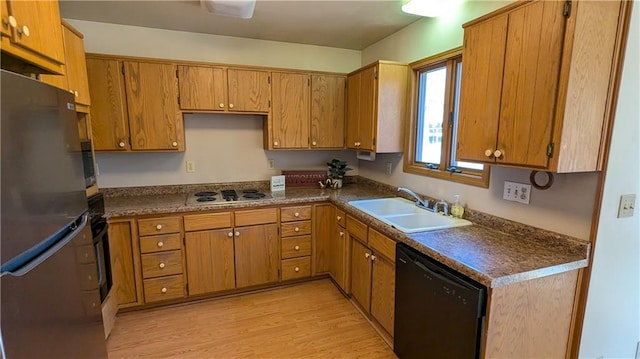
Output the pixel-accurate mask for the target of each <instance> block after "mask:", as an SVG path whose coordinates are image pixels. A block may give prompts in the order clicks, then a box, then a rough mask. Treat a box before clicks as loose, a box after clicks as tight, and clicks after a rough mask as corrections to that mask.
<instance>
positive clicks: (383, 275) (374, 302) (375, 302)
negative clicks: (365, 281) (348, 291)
mask: <svg viewBox="0 0 640 359" xmlns="http://www.w3.org/2000/svg"><path fill="white" fill-rule="evenodd" d="M395 292H396V264H395V262H393V261H391V260H389V259H387V258H385V257H382V256H379V255H378V256H375V258H374V259H373V270H372V273H371V316H372V317H374V318H376V320H377V321H378V323H380V325H382V327H383V328H384V329H385V330H386V331H387V332H388V333H389V334H391V336H393V321H394V313H395V298H396V295H395Z"/></svg>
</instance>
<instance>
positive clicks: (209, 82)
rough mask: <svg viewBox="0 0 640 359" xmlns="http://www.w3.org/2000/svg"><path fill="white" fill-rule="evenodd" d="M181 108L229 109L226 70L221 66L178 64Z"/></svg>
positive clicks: (201, 109) (199, 109)
mask: <svg viewBox="0 0 640 359" xmlns="http://www.w3.org/2000/svg"><path fill="white" fill-rule="evenodd" d="M178 83H179V86H180V109H182V110H198V111H225V110H226V109H227V105H228V104H227V79H226V70H225V69H224V68H220V67H206V66H186V65H179V66H178Z"/></svg>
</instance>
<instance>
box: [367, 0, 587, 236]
mask: <svg viewBox="0 0 640 359" xmlns="http://www.w3.org/2000/svg"><path fill="white" fill-rule="evenodd" d="M510 2H511V1H466V2H463V3H462V4H461V5H460V8H459V11H458V12H456V13H451V14H449V15H446V16H442V17H439V18H435V19H430V18H425V19H423V20H420V21H417V22H415V23H413V24H411V25H409V26H407V27H406V28H404V29H402V30H400V31H398V32H396V33H395V34H393V35H391V36H389V37H387V38H385V39H383V40H382V41H380V42H378V43H375V44H373V45H371V46H369V47H367V48H366V49H364V50H363V51H362V63H363V64H368V63H371V62H373V61H376V60H378V59H384V60H394V61H401V62H407V63H409V62H413V61H416V60H419V59H422V58H425V57H428V56H431V55H434V54H437V53H440V52H443V51H446V50H448V49H451V48H454V47H457V46H461V45H462V39H463V29H462V27H461V25H462V24H463V23H465V22H467V21H469V20H472V19H474V18H477V17H479V16H481V15H484V14H486V13H488V12H491V11H493V10H495V9H497V8H500V7H502V6H504V5H506V4H508V3H510ZM387 162H391V163H392V167H393V173H392V175H387V174H386V173H385V168H386V163H387ZM358 168H359V173H360V175H362V176H365V177H369V178H372V179H375V180H378V181H380V182H384V183H388V184H391V185H394V186H405V187H410V188H412V189H414V190H416V191H418V192H420V193H424V194H427V195H429V196H432V197H436V198H441V199H444V200H448V201H452V200H453V195H455V194H460V195H461V200H462V202H463V203H464V204H466V205H468V206H469V208H473V209H477V210H480V211H483V212H486V213H490V214H493V215H496V216H500V217H503V218H508V219H511V220H514V221H517V222H521V223H525V224H529V225H533V226H536V227H540V228H544V229H548V230H552V231H555V232H559V233H563V234H567V235H572V236H575V237H578V238H582V239H588V237H589V233H590V229H591V215H592V211H593V203H594V199H595V192H596V186H597V181H598V175H597V174H596V173H578V174H568V175H566V174H565V175H556V178H555V183H554V185H553V186H552V187H551V188H550V189H548V190H546V191H539V190H535V189H534V190H533V192H532V194H531V203H530V204H529V205H524V204H520V203H515V202H507V201H504V200H503V199H502V193H503V186H504V181H505V180H509V181H515V182H521V183H529V174H530V171H526V170H518V169H508V168H499V167H496V168H492V169H491V182H490V187H489V188H488V189H484V188H478V187H473V186H467V185H462V184H457V183H453V182H449V181H444V180H439V179H434V178H430V177H424V176H418V175H413V174H408V173H404V172H402V156H401V155H397V154H387V155H379V156H378V157H377V158H376V161H375V162H367V161H359V164H358Z"/></svg>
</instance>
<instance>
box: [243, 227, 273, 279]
mask: <svg viewBox="0 0 640 359" xmlns="http://www.w3.org/2000/svg"><path fill="white" fill-rule="evenodd" d="M234 235H235V238H234V242H235V261H236V287H237V288H242V287H250V286H254V285H260V284H267V283H275V282H277V281H278V267H279V264H280V256H279V250H278V249H279V246H280V245H279V243H278V225H277V224H266V225H260V226H251V227H237V228H235V233H234Z"/></svg>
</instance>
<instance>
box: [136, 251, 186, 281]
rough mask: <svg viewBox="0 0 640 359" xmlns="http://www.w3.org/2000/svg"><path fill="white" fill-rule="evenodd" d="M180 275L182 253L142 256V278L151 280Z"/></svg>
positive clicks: (172, 252)
mask: <svg viewBox="0 0 640 359" xmlns="http://www.w3.org/2000/svg"><path fill="white" fill-rule="evenodd" d="M179 273H182V252H181V251H170V252H160V253H152V254H143V255H142V277H143V278H153V277H160V276H165V275H172V274H179Z"/></svg>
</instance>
